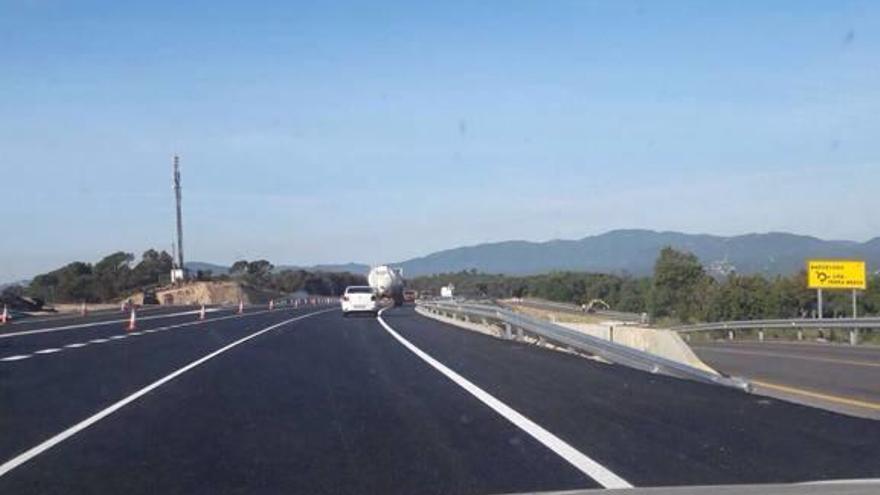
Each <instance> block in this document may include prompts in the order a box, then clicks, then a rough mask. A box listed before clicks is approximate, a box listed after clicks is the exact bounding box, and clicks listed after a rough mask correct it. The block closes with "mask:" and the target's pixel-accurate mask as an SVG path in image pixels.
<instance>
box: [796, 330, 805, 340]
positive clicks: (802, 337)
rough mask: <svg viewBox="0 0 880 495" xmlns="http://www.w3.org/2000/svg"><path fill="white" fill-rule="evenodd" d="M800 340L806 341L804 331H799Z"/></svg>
mask: <svg viewBox="0 0 880 495" xmlns="http://www.w3.org/2000/svg"><path fill="white" fill-rule="evenodd" d="M797 335H798V340H804V331H803V330H798V334H797Z"/></svg>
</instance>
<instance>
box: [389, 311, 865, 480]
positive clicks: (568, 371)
mask: <svg viewBox="0 0 880 495" xmlns="http://www.w3.org/2000/svg"><path fill="white" fill-rule="evenodd" d="M387 321H388V322H389V324H391V325H392V326H393V327H394V328H396V329H398V330H399V332H400V333H401V334H402V335H403V336H404V337H406V338H407V339H410V340H411V342H413V343H414V344H415V345H417V346H419V347H420V348H422V349H427V350H430V352H431V354H432V355H433V356H434V357H435V358H436V359H438V360H440V361H442V362H443V363H445V364H446V365H447V366H450V367H451V368H453V369H454V370H456V371H457V372H459V373H461V374H462V375H464V376H466V377H468V378H469V379H471V380H472V381H475V382H476V383H477V384H478V385H480V386H482V387H484V388H485V389H486V390H487V391H488V392H490V393H492V394H493V395H495V396H496V397H498V398H499V399H501V400H504V401H505V402H507V403H508V404H510V405H511V406H512V407H514V408H516V409H518V410H519V411H520V412H522V413H523V414H525V415H526V416H528V417H530V418H532V419H533V420H535V421H536V422H538V423H540V424H542V425H544V426H545V427H546V428H548V429H549V430H550V431H553V432H554V433H556V434H557V435H559V436H561V437H562V438H563V439H564V440H566V441H568V442H570V443H571V444H572V445H573V446H574V447H576V448H579V449H580V450H581V451H583V452H586V453H588V454H589V455H590V456H591V457H593V458H594V459H596V460H597V461H598V462H600V463H602V464H603V465H605V466H606V467H608V468H609V469H611V470H612V471H614V472H615V473H617V474H618V475H620V476H622V477H623V478H625V479H627V480H628V481H630V482H631V483H633V484H634V485H636V486H649V485H678V484H719V483H768V482H794V481H806V480H816V479H833V478H859V477H878V476H880V464H878V463H877V462H876V458H877V456H878V455H880V422H876V421H870V420H865V419H860V418H852V417H848V416H842V415H838V414H834V413H831V412H828V411H824V410H820V409H815V408H810V407H804V406H800V405H797V404H791V403H788V402H784V401H779V400H775V399H772V398H767V397H762V396H758V395H751V394H747V393H743V392H739V391H737V390H733V389H727V388H722V387H717V386H711V385H705V384H701V383H695V382H688V381H684V380H677V379H673V378H669V377H664V376H655V375H650V374H646V373H642V372H638V371H635V370H631V369H628V368H624V367H620V366H612V365H606V364H601V363H598V362H595V361H590V360H585V359H582V358H578V357H575V356H571V355H567V354H562V353H558V352H554V351H550V350H545V349H541V348H538V347H535V346H531V345H525V344H520V343H517V342H513V341H503V340H499V339H496V338H493V337H489V336H485V335H482V334H477V333H474V332H469V331H466V330H460V329H452V328H451V327H450V326H449V325H446V324H443V323H440V322H437V321H434V320H426V319H423V318H420V317H416V316H414V315H413V314H412V313H411V311H410V310H398V311H395V312H394V313H391V314H389V315H388V317H387Z"/></svg>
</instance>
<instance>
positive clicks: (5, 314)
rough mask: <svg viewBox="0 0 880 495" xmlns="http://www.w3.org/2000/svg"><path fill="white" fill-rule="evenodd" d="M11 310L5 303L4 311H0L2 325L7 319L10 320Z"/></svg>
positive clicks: (0, 323)
mask: <svg viewBox="0 0 880 495" xmlns="http://www.w3.org/2000/svg"><path fill="white" fill-rule="evenodd" d="M9 320H10V318H9V310H8V309H6V305H5V304H4V305H3V313H0V325H5V324H6V322H7V321H9Z"/></svg>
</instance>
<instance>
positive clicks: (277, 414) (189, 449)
mask: <svg viewBox="0 0 880 495" xmlns="http://www.w3.org/2000/svg"><path fill="white" fill-rule="evenodd" d="M321 310H322V309H321V308H301V309H297V310H293V309H285V310H276V311H273V312H268V311H261V310H259V308H254V309H253V310H252V312H251V313H249V314H245V315H241V316H236V315H230V314H228V313H218V314H215V315H212V319H211V320H208V321H206V322H200V323H196V324H191V325H185V324H186V323H187V322H185V321H178V317H173V318H168V319H167V320H168V321H162V320H159V321H155V323H150V324H149V326H147V324H146V323H145V325H144V326H143V327H142V328H143V330H144V331H146V330H148V329H154V330H156V331H154V332H152V333H141V334H138V335H130V334H128V335H126V332H125V331H124V330H120V329H119V328H118V327H114V328H113V329H112V330H110V329H108V328H104V329H101V328H100V327H98V328H89V329H76V330H65V331H58V332H52V333H50V334H38V335H39V336H38V335H32V336H27V337H21V338H9V339H5V340H8V341H9V346H14V347H15V348H14V349H4V350H2V352H0V358H2V357H3V356H6V355H7V353H8V352H10V351H11V352H13V353H21V354H20V355H24V354H25V353H28V352H29V353H31V354H30V357H29V358H26V359H22V360H16V361H7V362H3V361H0V432H2V434H0V463H5V462H7V461H8V460H10V459H13V458H15V457H16V456H18V455H19V454H21V453H23V452H25V451H27V450H28V449H30V448H32V447H34V446H37V445H40V444H41V443H42V442H44V441H45V440H46V439H48V438H50V437H52V436H53V435H56V434H57V433H59V432H61V431H63V430H65V429H66V428H69V427H71V426H73V425H75V424H77V423H79V422H81V421H83V420H84V419H86V418H88V417H90V416H91V415H93V414H95V413H96V412H98V411H101V410H103V409H105V408H107V407H108V406H110V405H112V404H114V403H116V402H117V401H119V400H121V399H123V398H125V397H127V396H129V395H130V394H133V393H135V392H137V391H138V390H141V389H142V388H143V387H145V386H147V385H149V384H151V383H153V382H155V381H156V380H159V379H161V378H163V377H167V376H169V374H171V373H172V372H174V371H175V370H178V369H181V368H182V367H184V366H186V365H188V364H190V363H193V362H194V361H196V360H198V359H200V358H204V357H206V356H209V355H211V353H213V352H215V351H218V350H220V349H223V348H224V347H225V346H229V345H230V344H233V343H235V342H236V341H238V340H239V339H242V338H244V337H248V336H250V335H253V334H254V333H255V332H258V331H261V330H263V329H266V328H268V327H270V326H272V325H275V324H278V323H281V322H284V321H286V320H289V319H292V318H297V317H303V316H305V317H304V318H302V319H298V320H296V321H291V322H289V323H286V324H283V325H280V326H278V327H277V328H274V329H272V330H270V331H267V332H265V333H262V334H260V335H257V336H256V337H253V338H252V339H250V340H247V341H245V342H242V343H241V344H239V345H236V346H235V347H232V348H229V349H228V350H226V351H225V352H222V353H221V354H217V355H216V356H215V357H212V358H210V359H208V360H206V361H204V362H202V363H201V364H200V365H198V366H195V367H192V368H190V369H187V370H186V371H185V372H183V373H181V374H179V375H178V376H175V377H174V378H173V379H170V380H168V381H166V382H164V383H162V384H161V385H160V386H158V387H156V388H155V389H153V390H151V391H149V392H148V393H146V394H145V395H143V396H141V397H139V398H137V399H136V400H134V401H132V402H130V403H128V404H126V405H125V406H123V407H121V408H120V409H118V410H116V411H115V412H113V413H112V414H110V415H108V416H106V417H104V418H102V419H100V420H99V421H97V422H95V423H94V424H92V425H91V426H89V427H87V428H85V429H83V430H82V431H79V432H78V433H76V434H74V435H73V436H71V437H70V438H67V439H65V440H63V441H62V442H60V443H58V444H57V445H54V446H53V447H51V448H49V449H47V450H45V451H43V452H41V453H39V454H38V455H36V456H34V457H33V458H31V459H29V460H27V462H24V463H23V464H21V465H18V466H16V467H14V468H13V469H11V470H10V471H8V472H6V473H5V474H4V475H2V476H0V493H16V494H19V493H66V494H67V493H119V492H125V493H245V492H246V493H253V492H258V493H504V492H524V491H537V490H563V489H578V488H595V487H598V484H597V483H596V482H595V481H593V480H592V479H590V478H588V477H587V476H586V475H584V474H583V473H581V472H580V471H578V470H577V469H575V468H574V467H572V466H571V465H569V464H568V463H567V462H565V461H564V460H563V459H562V458H560V457H559V456H558V455H557V454H556V453H554V452H553V451H551V450H550V449H548V448H547V447H545V446H544V445H542V444H540V443H538V441H536V440H535V439H533V438H532V437H531V436H529V435H528V434H526V433H525V432H523V431H522V430H520V429H519V428H518V427H517V426H515V425H514V424H513V423H511V422H509V421H507V420H506V419H504V418H503V417H501V416H500V415H499V414H497V413H496V412H494V411H493V410H492V409H489V408H488V407H486V406H485V405H484V404H483V403H482V402H480V401H478V400H477V399H476V398H475V397H473V396H472V395H470V394H469V393H468V392H466V391H465V390H464V389H462V388H461V387H459V386H458V385H457V384H455V383H453V382H452V381H451V380H449V379H448V378H446V377H445V376H443V375H442V374H440V373H439V372H437V371H436V370H435V369H433V368H431V367H430V366H428V365H427V364H426V363H425V362H424V361H422V360H421V359H420V358H419V357H418V356H416V355H415V354H413V353H412V352H410V350H408V349H406V348H405V347H403V346H402V345H401V344H400V343H398V342H397V341H396V340H394V339H393V338H392V337H391V336H390V335H389V334H388V333H387V332H386V331H385V330H384V329H383V328H382V327H381V326H380V325H379V324H378V322H377V321H376V320H375V319H374V318H372V317H351V318H343V316H342V314H341V313H340V312H339V311H338V310H337V309H335V307H332V309H331V310H330V311H327V312H323V313H320V314H311V313H314V312H316V311H321ZM188 318H190V319H192V317H191V316H190V317H188ZM385 321H386V322H387V323H388V324H389V325H390V326H392V327H393V328H394V329H395V330H396V331H397V332H398V333H400V334H401V335H402V336H403V337H404V338H406V339H408V340H409V341H410V342H412V343H413V344H414V345H416V346H418V347H419V348H420V349H422V350H423V351H425V352H427V353H429V354H430V355H431V356H433V357H434V358H435V359H437V360H439V361H440V362H442V363H444V364H445V365H446V366H448V367H450V368H452V369H453V370H454V371H456V372H458V373H460V374H461V375H463V376H464V377H466V378H468V379H469V380H471V381H472V382H473V383H475V384H476V385H477V386H479V387H482V388H483V389H484V390H486V391H487V392H489V393H491V394H493V395H494V396H495V397H496V398H498V399H500V400H502V401H503V402H505V403H506V404H507V405H509V406H511V407H512V408H514V409H516V410H517V411H519V412H520V413H522V414H524V415H526V416H527V417H529V418H530V419H532V420H533V421H534V422H536V423H538V424H539V425H541V426H543V427H544V428H546V429H547V430H549V431H550V432H552V433H554V434H556V435H557V436H559V437H561V438H562V439H564V440H565V441H567V442H568V443H569V444H571V445H572V446H573V447H575V448H576V449H578V450H580V451H581V452H583V453H584V454H586V455H588V456H590V457H591V458H592V459H594V460H596V461H597V462H599V463H601V464H602V465H604V466H605V467H607V468H608V469H610V470H611V471H613V472H614V473H616V474H617V475H619V476H622V477H623V478H625V479H626V480H628V481H629V482H630V483H632V484H634V485H636V486H652V485H692V484H719V483H766V482H788V481H807V480H818V479H838V478H863V477H877V476H880V465H878V463H877V462H876V459H877V458H878V455H880V423H878V422H875V421H869V420H862V419H857V418H851V417H847V416H842V415H837V414H834V413H830V412H827V411H822V410H817V409H813V408H808V407H804V406H798V405H794V404H789V403H786V402H783V401H777V400H773V399H767V398H764V397H758V396H753V395H749V394H745V393H741V392H738V391H735V390H730V389H725V388H720V387H713V386H709V385H704V384H699V383H691V382H686V381H682V380H676V379H672V378H666V377H660V376H654V375H650V374H646V373H642V372H638V371H634V370H629V369H626V368H621V367H618V366H613V365H606V364H601V363H597V362H594V361H590V360H586V359H583V358H578V357H575V356H571V355H567V354H562V353H558V352H553V351H549V350H546V349H542V348H538V347H535V346H531V345H526V344H520V343H517V342H512V341H503V340H499V339H494V338H492V337H488V336H485V335H481V334H476V333H471V332H468V331H465V330H461V329H458V328H455V327H451V326H448V325H446V324H442V323H439V322H436V321H434V320H430V319H426V318H423V317H421V316H419V315H417V314H415V313H414V312H413V310H412V309H411V308H398V309H394V310H392V311H389V312H387V313H386V315H385ZM153 325H155V326H153ZM158 329H161V330H158ZM138 331H141V328H139V329H138ZM104 332H106V333H104ZM114 332H116V333H114ZM93 334H94V335H98V337H93V336H92V335H93ZM114 335H126V336H125V337H120V338H117V339H107V338H108V337H112V336H114ZM83 337H89V340H105V339H107V340H105V341H104V342H100V343H90V344H88V345H85V346H82V347H72V348H71V347H65V346H66V345H68V344H70V343H79V342H82V340H81V338H83ZM29 339H54V340H52V341H47V340H40V342H39V345H32V344H28V343H27V342H26V341H27V340H29ZM2 340H3V339H0V343H3V342H2ZM39 346H51V347H46V348H51V349H61V350H60V351H57V352H52V353H43V354H36V353H35V352H36V351H35V350H34V348H35V347H39ZM37 350H39V349H37ZM14 355H19V354H14Z"/></svg>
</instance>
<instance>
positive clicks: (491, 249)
mask: <svg viewBox="0 0 880 495" xmlns="http://www.w3.org/2000/svg"><path fill="white" fill-rule="evenodd" d="M665 246H672V247H674V248H676V249H680V250H684V251H690V252H692V253H694V254H695V255H697V257H699V258H700V261H702V262H703V264H704V265H705V266H706V267H707V269H708V270H709V271H710V272H712V273H714V274H716V275H723V274H725V273H729V272H731V271H736V272H737V273H763V274H770V275H775V274H790V273H795V272H797V271H798V270H801V269H803V268H804V265H805V261H806V260H807V259H810V258H855V259H863V260H865V261H867V262H868V268H869V269H870V270H872V271H875V270H877V269H878V268H880V237H877V238H874V239H871V240H870V241H867V242H863V243H859V242H853V241H827V240H822V239H818V238H816V237H810V236H804V235H795V234H788V233H784V232H770V233H766V234H746V235H738V236H732V237H724V236H717V235H708V234H683V233H681V232H656V231H653V230H635V229H630V230H612V231H610V232H606V233H604V234H600V235H595V236H589V237H584V238H583V239H579V240H552V241H547V242H529V241H504V242H494V243H487V244H478V245H476V246H466V247H458V248H454V249H447V250H444V251H438V252H436V253H432V254H429V255H427V256H422V257H418V258H412V259H409V260H406V261H402V262H399V263H391V265H392V266H394V267H398V268H402V269H403V273H404V276H406V277H415V276H419V275H430V274H434V273H446V272H457V271H461V270H471V269H475V270H477V271H481V272H485V273H504V274H509V275H530V274H536V273H546V272H549V271H554V270H557V271H558V270H570V271H589V272H599V273H629V274H632V275H639V276H640V275H649V274H650V273H651V272H652V271H653V268H654V261H655V260H656V259H657V255H658V254H659V253H660V250H661V249H663V248H664V247H665ZM187 268H189V269H190V270H195V269H199V270H211V271H212V272H213V273H214V274H215V275H219V274H222V273H227V272H228V267H226V266H222V265H217V264H213V263H203V262H191V263H187ZM284 269H292V270H296V269H303V270H310V271H326V272H342V271H347V272H352V273H363V274H366V273H367V272H369V270H370V266H369V265H366V264H362V263H344V264H323V265H313V266H305V267H299V266H292V265H281V266H278V267H277V268H276V270H284Z"/></svg>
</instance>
